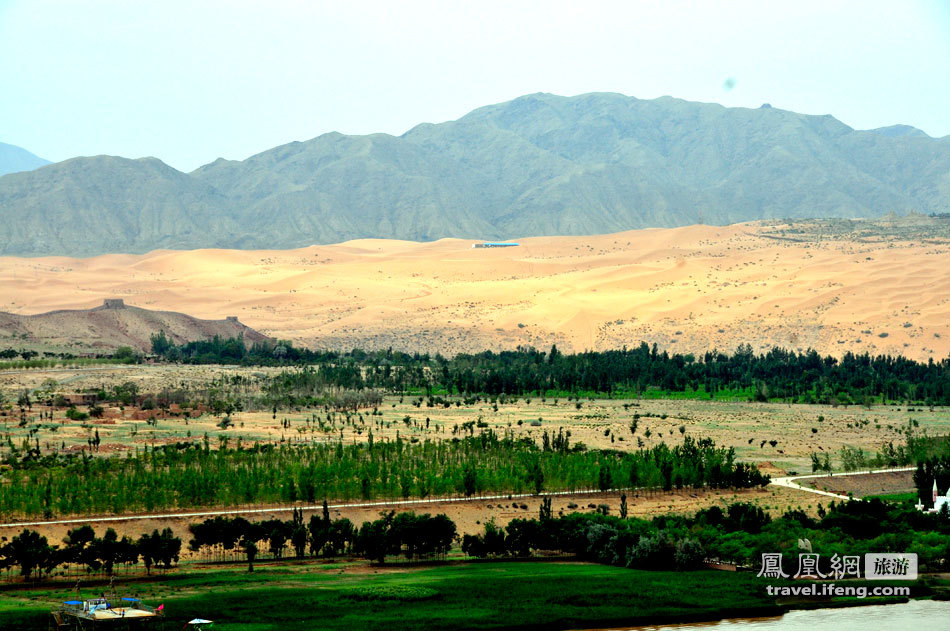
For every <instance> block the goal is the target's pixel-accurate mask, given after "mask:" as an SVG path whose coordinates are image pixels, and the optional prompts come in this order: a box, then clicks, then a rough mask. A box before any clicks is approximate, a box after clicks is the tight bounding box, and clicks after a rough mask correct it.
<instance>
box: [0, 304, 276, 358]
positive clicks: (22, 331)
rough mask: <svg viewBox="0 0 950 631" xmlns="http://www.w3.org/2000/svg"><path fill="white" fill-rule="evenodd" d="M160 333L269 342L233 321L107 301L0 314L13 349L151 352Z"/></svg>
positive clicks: (0, 334) (0, 327) (2, 332)
mask: <svg viewBox="0 0 950 631" xmlns="http://www.w3.org/2000/svg"><path fill="white" fill-rule="evenodd" d="M158 330H161V331H164V332H165V334H166V335H167V336H168V337H169V339H171V340H173V341H174V342H175V343H177V344H182V343H184V342H190V341H194V340H206V339H211V338H212V337H214V336H218V337H222V338H231V337H243V338H244V340H245V342H246V343H247V344H253V343H255V342H263V341H266V340H267V339H268V338H267V337H266V336H264V335H261V334H260V333H258V332H257V331H255V330H253V329H251V328H248V327H247V326H245V325H243V324H241V322H239V321H238V320H236V319H233V318H230V317H227V318H225V319H220V320H199V319H198V318H193V317H191V316H190V315H187V314H184V313H176V312H173V311H152V310H150V309H142V308H139V307H131V306H128V305H126V304H124V301H123V300H122V299H106V301H105V302H104V303H103V304H102V305H100V306H98V307H95V308H93V309H69V310H64V309H60V310H57V311H50V312H48V313H41V314H38V315H20V314H14V313H5V312H2V311H0V339H3V338H7V339H8V340H11V342H9V345H10V346H17V345H23V346H35V347H38V348H44V349H46V348H50V349H57V348H59V349H83V350H85V349H90V348H91V349H108V348H116V347H118V346H130V347H132V348H135V349H138V350H149V349H150V348H151V336H152V334H154V333H155V332H156V331H158ZM12 340H16V343H13V342H12Z"/></svg>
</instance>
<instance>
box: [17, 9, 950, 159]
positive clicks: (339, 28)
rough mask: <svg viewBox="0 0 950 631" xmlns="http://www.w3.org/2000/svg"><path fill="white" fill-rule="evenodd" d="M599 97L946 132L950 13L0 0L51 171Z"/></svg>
mask: <svg viewBox="0 0 950 631" xmlns="http://www.w3.org/2000/svg"><path fill="white" fill-rule="evenodd" d="M730 86H731V88H730ZM592 91H610V92H622V93H624V94H628V95H632V96H636V97H639V98H654V97H657V96H662V95H667V94H668V95H672V96H676V97H680V98H684V99H689V100H697V101H712V102H718V103H722V104H724V105H729V106H749V107H757V106H759V105H761V104H762V103H763V102H769V103H771V104H772V105H773V106H775V107H781V108H785V109H791V110H795V111H800V112H806V113H811V114H829V113H830V114H834V115H835V116H836V117H838V118H839V119H841V120H842V121H844V122H845V123H847V124H849V125H851V126H852V127H855V128H859V129H864V128H872V127H879V126H884V125H891V124H894V123H907V124H911V125H914V126H916V127H919V128H921V129H923V130H924V131H926V132H927V133H929V134H931V135H933V136H944V135H948V134H950V0H931V1H919V2H917V1H913V0H910V1H896V2H895V1H890V2H876V1H869V0H862V1H859V2H836V1H834V0H822V1H819V2H812V1H804V0H795V1H788V2H772V1H766V0H755V1H753V2H745V1H738V0H728V1H725V0H724V1H722V2H671V1H669V0H666V1H663V2H659V1H658V2H651V3H635V2H631V1H627V2H596V1H592V0H585V1H583V2H581V1H577V2H562V1H547V2H518V1H516V0H508V1H505V2H489V1H486V0H478V1H473V2H452V1H450V0H438V1H433V2H398V1H396V0H388V1H382V2H354V1H347V2H343V1H337V2H281V1H276V0H268V1H267V2H264V1H260V0H258V1H256V2H239V1H237V0H230V1H228V2H214V1H210V0H206V1H202V0H190V1H187V2H179V1H177V0H160V1H155V2H134V1H133V2H130V1H129V0H115V1H107V0H75V1H71V0H60V1H48V0H23V1H8V0H0V141H2V142H8V143H12V144H15V145H19V146H22V147H24V148H26V149H29V150H30V151H32V152H34V153H36V154H38V155H40V156H42V157H45V158H47V159H50V160H62V159H65V158H69V157H72V156H76V155H96V154H113V155H122V156H127V157H133V158H134V157H142V156H156V157H158V158H161V159H162V160H164V161H166V162H168V163H169V164H171V165H172V166H174V167H177V168H179V169H183V170H191V169H194V168H195V167H197V166H199V165H201V164H204V163H206V162H210V161H211V160H214V159H215V158H217V157H219V156H223V157H226V158H232V159H243V158H246V157H247V156H249V155H252V154H254V153H257V152H259V151H263V150H265V149H269V148H271V147H273V146H276V145H279V144H283V143H286V142H290V141H293V140H306V139H308V138H312V137H314V136H317V135H319V134H322V133H325V132H328V131H341V132H344V133H351V134H353V133H355V134H362V133H371V132H378V131H382V132H388V133H393V134H401V133H403V132H405V131H406V130H407V129H409V128H411V127H412V126H414V125H415V124H417V123H420V122H440V121H445V120H451V119H454V118H458V117H459V116H461V115H463V114H465V113H466V112H468V111H469V110H471V109H474V108H476V107H479V106H481V105H487V104H490V103H496V102H499V101H505V100H508V99H511V98H514V97H517V96H520V95H522V94H527V93H531V92H553V93H556V94H565V95H573V94H580V93H584V92H592Z"/></svg>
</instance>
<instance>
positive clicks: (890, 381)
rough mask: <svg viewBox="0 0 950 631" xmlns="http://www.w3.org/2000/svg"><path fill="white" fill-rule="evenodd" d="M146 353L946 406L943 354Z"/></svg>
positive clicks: (242, 348) (463, 390) (587, 385)
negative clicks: (925, 358) (919, 357)
mask: <svg viewBox="0 0 950 631" xmlns="http://www.w3.org/2000/svg"><path fill="white" fill-rule="evenodd" d="M152 350H153V352H154V353H155V354H156V355H157V356H159V357H160V358H162V359H164V360H166V361H176V362H186V363H223V364H245V365H306V366H312V367H316V368H317V370H316V371H315V373H313V374H309V375H308V374H306V373H303V374H300V376H299V377H297V378H299V379H302V380H310V381H311V382H318V383H319V384H321V385H324V386H327V387H335V388H348V389H354V390H361V389H364V388H375V389H380V390H384V391H407V390H412V389H420V390H425V391H426V392H427V393H429V394H431V393H432V392H444V393H449V394H455V393H458V394H488V395H499V394H510V395H524V394H540V395H543V394H545V393H598V394H608V395H623V396H636V395H642V394H644V393H647V392H649V391H651V390H655V391H659V392H661V393H683V392H690V393H693V394H695V395H696V396H702V397H706V398H715V397H717V396H720V397H721V396H728V397H732V398H734V397H736V396H741V397H745V398H750V399H755V400H760V401H766V400H783V401H792V402H803V403H826V404H842V405H850V404H868V405H869V404H871V403H874V402H895V401H912V402H920V403H923V404H929V405H948V404H950V358H945V359H942V360H940V361H936V362H935V361H933V360H932V359H931V360H928V361H927V362H917V361H914V360H912V359H908V358H906V357H902V356H891V355H875V356H872V355H870V354H868V353H864V354H854V353H851V352H848V353H845V354H844V356H842V357H841V358H840V359H839V358H836V357H832V356H821V355H819V354H818V353H817V352H816V351H814V350H808V351H806V352H796V351H790V350H786V349H782V348H773V349H771V350H769V351H768V352H765V353H760V354H756V353H754V352H753V350H752V347H751V346H749V345H748V344H742V345H740V346H739V347H738V348H737V349H736V351H735V352H734V353H732V354H726V353H722V352H718V351H711V352H707V353H703V354H700V355H694V354H691V353H687V354H679V353H672V354H671V353H669V352H668V351H665V350H664V351H660V350H659V349H658V348H657V345H656V344H654V345H653V346H652V347H651V346H649V345H647V344H646V343H645V342H644V343H641V344H640V345H639V346H637V347H635V348H630V349H628V348H623V349H618V350H610V351H587V352H583V353H573V354H568V353H562V352H560V351H559V350H558V349H557V347H556V346H552V347H551V349H550V351H548V352H544V351H540V350H537V349H534V348H530V347H519V348H518V349H517V350H512V351H502V352H498V353H495V352H492V351H485V352H482V353H477V354H459V355H456V356H455V357H453V358H445V357H443V356H441V355H435V356H432V355H429V354H420V353H413V354H409V353H404V352H398V351H393V350H392V349H390V350H387V351H374V352H367V351H362V350H358V349H354V350H351V351H348V352H338V351H326V350H324V351H314V350H309V349H301V348H296V347H294V346H293V345H291V344H290V343H288V342H280V343H278V344H276V345H274V344H262V343H258V344H254V345H252V346H251V347H250V348H248V347H247V346H246V345H245V344H244V341H243V339H240V338H233V339H220V338H214V339H213V340H206V341H199V342H189V343H187V344H182V345H175V344H174V343H172V342H171V341H170V340H169V339H168V338H167V337H165V336H164V333H159V334H156V335H155V336H153V338H152Z"/></svg>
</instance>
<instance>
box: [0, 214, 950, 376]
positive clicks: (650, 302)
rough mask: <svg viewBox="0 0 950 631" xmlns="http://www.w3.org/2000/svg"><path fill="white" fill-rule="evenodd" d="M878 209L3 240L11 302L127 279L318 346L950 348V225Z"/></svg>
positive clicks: (54, 303)
mask: <svg viewBox="0 0 950 631" xmlns="http://www.w3.org/2000/svg"><path fill="white" fill-rule="evenodd" d="M921 221H924V223H926V221H925V220H921ZM865 224H866V225H865V226H864V228H863V229H862V230H860V231H855V229H854V225H853V224H850V223H849V224H846V227H847V230H842V229H840V225H838V224H835V225H837V226H838V228H836V229H831V228H829V227H828V226H825V225H823V224H822V225H819V224H810V223H807V222H806V223H805V224H802V225H799V224H795V225H786V224H776V223H772V224H768V225H766V224H740V225H733V226H727V227H711V226H691V227H686V228H677V229H663V230H660V229H656V230H640V231H633V232H624V233H618V234H610V235H599V236H592V237H538V238H530V239H523V240H521V241H520V243H521V245H520V246H519V247H513V248H504V249H472V247H471V245H472V241H465V240H458V239H445V240H440V241H436V242H431V243H413V242H404V241H385V240H360V241H350V242H347V243H342V244H338V245H330V246H313V247H309V248H303V249H298V250H285V251H263V250H255V251H238V250H195V251H155V252H151V253H148V254H145V255H104V256H98V257H94V258H88V259H70V258H61V257H48V258H9V257H8V258H0V310H2V311H10V312H14V313H20V314H36V313H41V312H44V311H50V310H54V309H77V308H89V307H94V306H97V305H99V304H101V303H102V300H103V299H104V298H107V297H119V298H124V299H125V301H126V302H127V303H128V304H130V305H135V306H139V307H145V308H148V309H161V310H171V311H179V312H184V313H188V314H191V315H193V316H196V317H199V318H209V319H218V318H221V317H222V314H227V315H233V316H237V317H239V318H240V320H241V322H243V323H245V324H247V325H248V326H250V327H252V328H254V329H256V330H258V331H261V332H262V333H265V334H268V335H271V336H274V337H278V338H282V339H291V340H293V341H295V342H298V343H301V344H306V345H310V346H315V347H337V348H339V347H344V348H348V347H353V346H360V347H387V346H393V347H396V348H402V349H409V350H427V351H441V352H443V353H448V354H451V353H454V352H457V351H474V350H483V349H485V348H492V349H500V348H511V347H514V346H516V345H519V344H530V345H534V346H537V347H547V346H549V345H550V344H552V343H557V344H558V346H559V347H560V348H562V349H574V350H582V349H585V348H595V349H605V348H613V347H620V346H623V345H628V346H630V345H635V344H638V343H639V342H640V341H641V340H645V341H647V342H649V343H654V342H656V343H657V344H659V345H660V346H661V347H665V348H672V349H674V350H677V351H680V352H687V351H690V352H697V351H704V350H707V349H710V348H718V349H721V350H733V349H734V348H735V347H736V345H737V344H739V343H741V342H749V343H751V344H752V345H753V347H754V348H755V349H756V350H760V349H764V348H767V347H769V346H772V345H781V346H784V347H787V348H793V349H806V348H808V347H814V348H817V349H818V350H820V351H821V352H825V353H832V354H840V353H842V352H844V351H845V350H854V351H865V350H867V351H870V352H872V353H883V352H887V353H902V354H904V355H907V356H910V357H914V358H917V359H926V358H931V357H933V358H944V357H947V355H948V353H950V240H948V239H946V238H939V237H934V238H929V237H927V235H930V236H931V237H933V232H934V231H933V229H932V228H931V227H928V226H926V225H922V226H918V227H917V228H916V229H914V230H905V229H904V228H903V227H901V226H896V227H895V226H894V225H881V224H871V223H870V222H865ZM867 226H871V227H870V228H868V227H867ZM849 231H850V232H849ZM938 232H939V231H938ZM921 235H923V237H922V236H921ZM4 345H5V344H4V340H2V339H0V346H4Z"/></svg>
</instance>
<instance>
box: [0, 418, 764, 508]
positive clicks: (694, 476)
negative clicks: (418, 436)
mask: <svg viewBox="0 0 950 631" xmlns="http://www.w3.org/2000/svg"><path fill="white" fill-rule="evenodd" d="M3 476H4V484H3V485H2V486H0V513H2V514H4V515H7V516H10V517H14V516H20V517H32V516H37V515H45V516H53V515H58V516H63V515H70V514H95V513H109V514H121V513H126V512H131V511H153V510H162V509H186V508H188V509H190V508H200V507H211V506H233V507H238V506H247V505H259V504H288V503H291V504H296V503H302V504H309V505H313V504H314V503H315V502H317V501H318V498H321V499H322V498H324V497H327V498H332V499H334V500H336V501H353V500H392V499H404V498H409V497H413V498H428V497H451V496H463V495H464V496H473V495H483V494H522V493H541V492H543V491H577V490H596V489H600V490H606V489H610V488H627V487H638V488H647V489H665V490H669V489H673V488H681V487H696V488H699V487H713V488H725V487H739V488H742V487H751V486H759V485H765V484H767V483H768V477H767V476H763V475H761V474H760V473H759V471H758V470H757V469H755V468H754V467H751V466H749V465H746V464H743V463H736V462H735V452H734V450H733V449H732V448H728V449H727V448H723V447H717V446H716V445H715V444H714V443H713V441H712V440H710V439H701V440H695V439H693V438H692V437H690V436H688V435H687V436H686V437H685V438H684V440H683V442H682V444H680V445H676V446H674V447H669V446H667V445H665V444H660V445H657V446H655V447H652V448H649V449H640V450H638V451H634V452H619V451H607V450H585V449H583V448H576V447H575V448H572V449H570V450H553V449H549V450H544V449H542V448H539V447H538V446H537V445H536V444H535V443H534V442H532V441H531V440H530V439H524V438H522V439H516V438H514V437H513V436H512V435H511V434H506V435H505V436H503V437H499V436H498V435H496V434H495V433H494V432H493V431H492V430H490V429H489V430H485V431H483V432H482V433H481V434H479V435H476V436H470V437H465V438H453V439H451V440H441V441H428V440H427V441H422V442H416V443H413V442H406V441H403V440H401V439H399V438H397V439H395V440H385V441H371V442H367V443H354V444H343V443H342V442H337V443H317V444H309V445H299V444H295V445H287V444H284V445H280V446H278V445H273V444H264V445H253V446H250V447H247V448H244V447H242V448H240V449H234V448H227V447H224V446H222V448H220V449H216V450H212V449H210V447H209V445H208V443H207V442H206V443H204V444H203V445H197V444H194V443H179V444H177V445H163V446H158V447H154V448H146V449H145V450H144V451H140V452H138V453H135V454H131V453H130V454H129V455H128V456H127V457H109V458H97V457H93V456H90V455H87V454H79V455H76V454H69V455H51V456H49V457H45V458H43V459H41V460H35V459H30V460H21V461H18V462H16V463H14V465H13V466H12V468H11V470H9V471H7V472H5V473H4V474H3Z"/></svg>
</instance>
